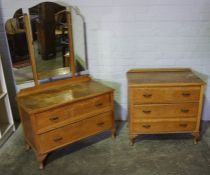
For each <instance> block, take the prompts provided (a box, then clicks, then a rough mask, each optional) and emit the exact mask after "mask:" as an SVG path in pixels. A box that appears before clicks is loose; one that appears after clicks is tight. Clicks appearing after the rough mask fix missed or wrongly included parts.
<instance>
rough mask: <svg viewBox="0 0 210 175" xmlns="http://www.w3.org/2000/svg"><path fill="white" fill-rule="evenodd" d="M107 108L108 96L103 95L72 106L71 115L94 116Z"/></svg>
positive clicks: (109, 99)
mask: <svg viewBox="0 0 210 175" xmlns="http://www.w3.org/2000/svg"><path fill="white" fill-rule="evenodd" d="M107 106H111V97H110V94H105V95H102V96H98V97H95V98H92V99H89V100H84V101H82V102H78V103H75V104H73V106H72V108H73V109H72V115H73V116H74V117H77V116H82V115H87V114H90V113H92V114H94V113H97V111H100V110H101V109H103V108H105V107H107Z"/></svg>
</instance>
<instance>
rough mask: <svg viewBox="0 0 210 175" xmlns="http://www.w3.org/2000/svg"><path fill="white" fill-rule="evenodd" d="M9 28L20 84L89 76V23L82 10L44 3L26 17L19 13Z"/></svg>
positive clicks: (31, 8) (27, 13) (8, 33)
mask: <svg viewBox="0 0 210 175" xmlns="http://www.w3.org/2000/svg"><path fill="white" fill-rule="evenodd" d="M5 28H6V32H7V38H8V43H9V47H10V53H11V59H12V63H13V69H14V75H15V79H16V81H17V83H24V82H25V81H29V80H34V82H35V85H38V84H40V83H46V82H50V81H54V80H59V79H63V78H71V77H75V76H80V75H84V74H88V62H87V49H86V34H85V21H84V17H83V16H82V15H81V14H80V11H79V9H77V8H75V7H72V6H69V5H63V4H61V3H55V2H42V3H40V4H37V5H35V6H33V7H30V8H29V9H28V10H26V11H25V13H24V14H23V12H22V9H19V10H17V11H16V13H15V15H14V18H12V19H9V20H8V22H7V23H6V26H5ZM32 72H33V73H32ZM16 75H17V76H16Z"/></svg>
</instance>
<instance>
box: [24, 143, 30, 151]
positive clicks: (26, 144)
mask: <svg viewBox="0 0 210 175" xmlns="http://www.w3.org/2000/svg"><path fill="white" fill-rule="evenodd" d="M25 148H26V150H30V149H31V146H30V145H29V144H28V143H27V142H26V141H25Z"/></svg>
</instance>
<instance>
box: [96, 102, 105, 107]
mask: <svg viewBox="0 0 210 175" xmlns="http://www.w3.org/2000/svg"><path fill="white" fill-rule="evenodd" d="M102 105H103V103H102V102H101V103H96V104H95V106H96V107H100V106H102Z"/></svg>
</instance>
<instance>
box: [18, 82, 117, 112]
mask: <svg viewBox="0 0 210 175" xmlns="http://www.w3.org/2000/svg"><path fill="white" fill-rule="evenodd" d="M111 91H113V89H112V88H109V87H107V86H104V85H102V84H101V83H98V82H96V81H92V80H91V81H86V82H80V83H75V84H67V85H64V86H61V87H55V88H49V89H48V90H44V91H41V92H37V93H32V94H30V95H24V96H19V97H18V98H17V99H18V102H19V105H20V106H21V107H23V108H24V109H25V111H27V112H28V113H35V112H40V111H44V110H47V109H50V108H52V107H56V106H60V105H65V104H67V103H71V102H75V101H79V100H81V99H84V98H89V97H93V96H97V95H100V94H103V93H107V92H111Z"/></svg>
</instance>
